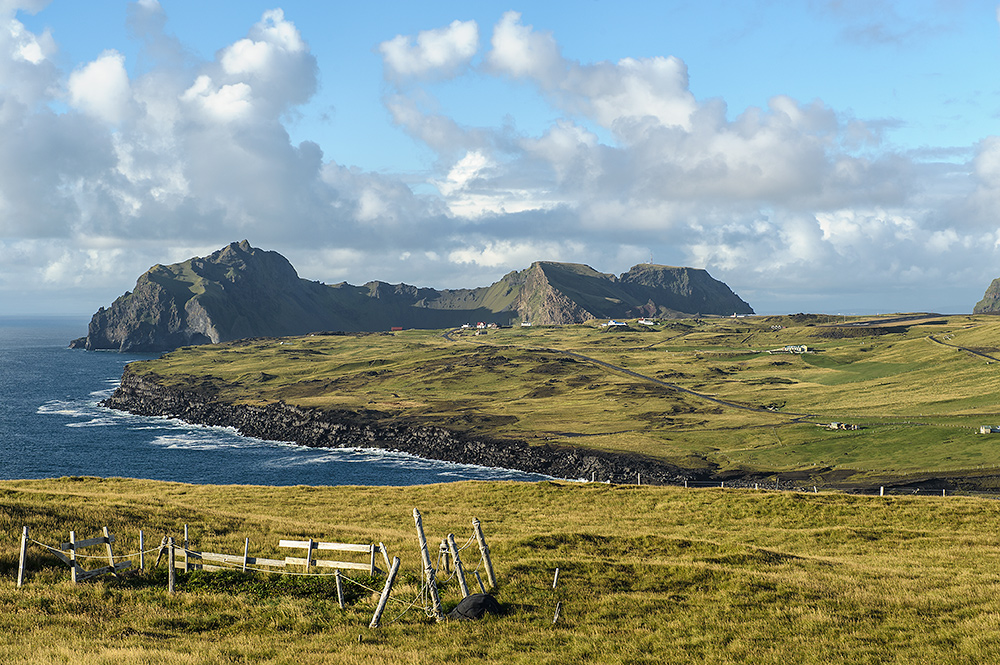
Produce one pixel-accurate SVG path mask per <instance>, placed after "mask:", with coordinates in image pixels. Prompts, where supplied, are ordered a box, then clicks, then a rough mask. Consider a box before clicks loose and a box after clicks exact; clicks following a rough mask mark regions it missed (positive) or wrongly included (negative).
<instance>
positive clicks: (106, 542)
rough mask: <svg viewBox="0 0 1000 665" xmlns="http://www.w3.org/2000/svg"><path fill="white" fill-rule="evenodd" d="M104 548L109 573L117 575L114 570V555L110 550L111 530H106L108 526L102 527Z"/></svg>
mask: <svg viewBox="0 0 1000 665" xmlns="http://www.w3.org/2000/svg"><path fill="white" fill-rule="evenodd" d="M104 548H105V549H106V550H107V553H108V565H109V566H110V567H111V574H112V575H114V576H115V577H118V571H117V570H115V555H114V553H113V552H112V551H111V532H110V531H108V527H104Z"/></svg>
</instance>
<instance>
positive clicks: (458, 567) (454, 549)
mask: <svg viewBox="0 0 1000 665" xmlns="http://www.w3.org/2000/svg"><path fill="white" fill-rule="evenodd" d="M448 547H449V548H450V549H451V558H452V559H454V560H455V576H456V577H457V578H458V586H459V588H460V589H461V590H462V598H468V597H469V585H468V584H466V583H465V570H464V569H463V568H462V559H460V558H459V556H458V545H456V544H455V534H453V533H449V534H448Z"/></svg>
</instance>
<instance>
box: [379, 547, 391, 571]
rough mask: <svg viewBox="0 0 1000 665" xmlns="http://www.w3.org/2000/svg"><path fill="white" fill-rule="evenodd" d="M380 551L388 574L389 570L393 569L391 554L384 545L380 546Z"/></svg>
mask: <svg viewBox="0 0 1000 665" xmlns="http://www.w3.org/2000/svg"><path fill="white" fill-rule="evenodd" d="M378 549H379V551H380V552H382V558H383V559H384V560H385V569H386V571H387V572H388V570H389V569H390V568H392V562H391V561H389V553H388V552H387V551H386V550H385V545H383V544H382V543H379V544H378Z"/></svg>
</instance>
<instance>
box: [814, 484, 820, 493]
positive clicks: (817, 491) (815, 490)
mask: <svg viewBox="0 0 1000 665" xmlns="http://www.w3.org/2000/svg"><path fill="white" fill-rule="evenodd" d="M813 494H819V490H818V489H816V486H815V485H813Z"/></svg>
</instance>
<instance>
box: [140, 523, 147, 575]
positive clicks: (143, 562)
mask: <svg viewBox="0 0 1000 665" xmlns="http://www.w3.org/2000/svg"><path fill="white" fill-rule="evenodd" d="M145 569H146V540H145V539H144V538H143V536H142V529H139V570H145Z"/></svg>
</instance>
